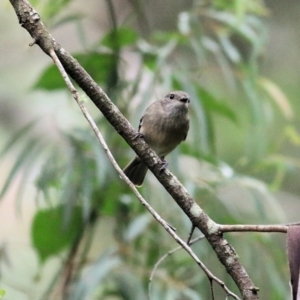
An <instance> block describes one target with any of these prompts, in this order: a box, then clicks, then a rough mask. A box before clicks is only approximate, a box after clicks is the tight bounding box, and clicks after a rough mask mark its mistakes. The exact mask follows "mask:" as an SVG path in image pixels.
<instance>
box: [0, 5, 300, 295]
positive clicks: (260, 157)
mask: <svg viewBox="0 0 300 300" xmlns="http://www.w3.org/2000/svg"><path fill="white" fill-rule="evenodd" d="M148 2H149V1H138V0H130V1H122V2H121V1H110V0H107V1H102V2H101V3H97V2H96V1H95V2H94V3H91V5H90V6H89V7H86V6H85V5H84V3H83V2H82V1H79V0H78V1H75V0H74V1H51V5H50V1H31V3H32V4H33V5H34V6H35V7H36V9H37V11H38V12H39V13H40V14H41V17H42V19H43V21H44V23H45V24H46V26H47V27H48V28H49V30H50V31H51V33H52V34H53V36H54V37H55V38H56V39H57V41H58V42H59V43H61V44H62V45H63V47H64V48H66V49H67V50H68V51H72V53H73V55H74V56H75V57H76V58H77V59H78V61H79V62H80V63H81V64H82V65H83V66H84V67H85V68H86V70H87V71H88V72H89V73H90V74H91V76H92V77H93V78H94V79H95V80H96V81H97V82H99V85H100V86H101V87H103V89H104V90H105V91H106V92H107V94H108V95H109V96H110V98H111V99H112V100H113V102H114V103H115V104H117V106H118V107H119V108H120V110H121V111H122V112H123V113H124V114H125V116H126V117H128V119H129V120H130V121H131V122H132V123H133V124H134V125H135V126H137V124H138V121H139V117H140V116H141V115H142V113H143V111H144V110H145V108H146V107H147V106H148V105H149V103H150V102H151V101H153V100H155V99H158V98H160V97H162V96H163V95H165V94H166V93H167V92H169V91H170V90H174V89H182V90H185V91H187V92H188V93H189V94H190V96H191V99H192V102H191V130H190V133H189V136H188V139H187V141H186V142H185V143H183V144H182V145H181V146H180V148H179V149H178V150H176V151H175V153H173V154H171V155H170V156H169V157H168V158H167V159H168V161H169V163H170V169H171V170H172V171H173V172H174V173H175V174H176V176H178V178H179V179H180V180H181V181H182V182H183V183H184V185H185V186H186V188H187V189H188V191H189V192H190V193H191V194H192V195H193V197H194V198H195V199H197V201H198V202H199V204H200V205H201V206H202V207H203V208H204V209H205V211H206V212H207V213H208V214H209V215H210V216H211V217H212V219H214V220H215V221H216V222H218V223H225V224H227V223H230V224H240V223H251V224H269V223H283V222H293V221H296V220H298V219H297V217H298V214H297V209H298V208H299V199H298V194H299V187H298V178H299V160H298V157H299V154H298V152H299V149H298V148H299V141H300V137H299V134H298V129H297V127H298V121H297V116H298V113H299V112H298V110H299V104H298V102H297V96H296V95H297V94H298V89H299V86H298V80H299V75H298V74H297V72H296V70H297V63H298V62H296V61H298V60H296V58H297V57H296V56H295V55H296V53H297V51H295V50H294V49H297V46H299V45H296V41H295V40H296V38H295V37H296V36H297V34H299V33H297V31H296V29H293V26H292V23H288V24H286V23H285V22H287V21H286V20H285V19H284V16H285V15H288V16H290V14H288V12H287V9H290V11H292V10H293V9H294V10H295V11H296V10H297V9H298V8H295V7H294V8H293V7H292V6H291V5H290V4H287V3H284V4H280V1H272V3H271V1H270V3H268V2H266V3H263V2H262V1H258V0H257V1H251V2H249V1H241V0H236V1H231V2H228V1H220V0H214V1H199V0H198V1H196V0H194V1H176V3H172V2H170V3H168V4H166V3H163V2H162V1H160V2H158V1H151V2H150V3H148ZM1 5H2V6H4V4H3V3H2V4H1ZM298 10H299V9H298ZM290 11H289V12H290ZM5 12H6V14H5V13H4V16H6V18H4V20H2V21H1V22H3V24H5V22H7V23H9V24H10V29H8V31H7V32H3V33H1V40H5V41H7V42H6V43H3V45H2V46H1V48H0V51H1V53H3V55H2V57H4V59H3V60H1V64H2V66H3V68H1V69H2V71H1V72H3V73H2V74H1V78H3V80H2V82H1V84H0V90H1V95H2V96H1V99H0V122H1V124H2V126H1V128H0V131H1V137H2V136H3V139H1V140H0V143H1V145H2V152H1V159H2V161H1V170H3V172H2V174H3V175H2V178H1V182H2V189H1V198H2V203H1V212H0V217H1V220H0V224H1V228H2V231H3V232H1V233H0V237H1V243H0V289H2V290H5V291H6V296H5V297H7V299H21V300H22V299H43V300H44V299H59V297H60V296H61V295H62V294H64V299H130V300H134V299H147V293H148V287H149V286H148V285H149V277H150V274H151V271H152V270H153V268H154V264H155V263H156V262H157V261H158V259H159V258H160V257H161V256H162V255H164V254H165V253H167V252H168V251H170V250H171V249H173V248H174V247H176V244H175V242H173V241H172V240H171V239H170V237H169V236H168V235H167V234H166V232H165V231H164V230H163V229H162V228H160V227H159V226H158V225H157V224H156V223H155V222H154V220H153V219H152V217H151V216H150V215H149V214H148V213H147V212H145V210H144V208H143V207H141V205H140V204H139V203H138V202H137V200H136V199H135V198H134V197H133V195H132V194H131V192H130V191H129V189H128V188H127V187H126V186H125V185H124V183H123V182H122V181H121V180H120V179H119V177H118V176H117V174H116V172H115V171H114V170H113V168H112V167H111V166H110V164H109V163H108V162H107V159H106V157H105V155H104V152H103V151H102V149H101V148H100V146H99V145H98V143H97V142H96V139H95V138H94V135H93V132H92V131H91V129H90V128H89V126H88V125H87V123H86V122H85V120H84V118H83V117H82V115H81V114H80V112H79V110H78V108H77V107H76V105H74V103H73V100H72V98H71V96H70V95H69V93H68V91H67V90H66V89H65V86H64V83H63V81H62V79H61V78H60V75H59V74H58V72H57V71H56V70H55V67H53V66H52V65H51V62H50V61H49V58H47V57H45V55H44V54H43V53H42V52H41V51H40V50H39V49H38V47H33V48H29V49H28V47H27V48H26V45H27V44H29V42H30V38H29V36H28V34H27V33H26V32H25V31H24V30H23V29H22V28H21V27H19V26H18V23H17V19H16V16H15V15H14V12H13V11H12V8H11V7H9V5H8V6H6V7H5ZM294 13H295V12H294ZM1 14H3V13H2V12H1ZM295 15H296V13H295ZM279 16H280V17H279ZM11 28H13V29H11ZM5 57H7V58H6V59H5ZM25 58H26V59H25ZM82 97H83V99H85V101H86V102H87V103H86V104H87V106H89V110H90V112H92V114H93V116H94V118H95V119H96V120H97V124H98V126H99V128H100V130H101V132H102V133H103V135H104V136H105V138H106V141H107V143H108V144H109V147H110V149H111V151H112V153H113V154H114V156H115V157H116V159H117V161H118V162H119V163H120V165H121V166H124V165H126V164H127V162H128V160H129V159H130V158H131V157H132V155H133V153H132V151H131V150H130V149H129V147H128V146H127V145H126V143H125V142H124V141H123V140H122V139H121V138H120V137H119V136H118V134H117V133H115V132H113V130H112V128H111V127H110V125H109V124H108V123H107V121H106V120H105V119H104V118H103V117H102V116H101V114H100V113H99V111H97V110H96V109H95V107H94V106H92V105H91V104H90V103H89V102H88V99H87V98H86V97H85V96H84V95H82ZM141 192H142V194H143V195H144V196H145V198H146V199H147V200H148V201H149V202H150V203H151V204H152V205H153V207H154V208H155V209H156V210H157V211H158V212H160V214H161V215H162V216H163V217H164V218H165V219H166V220H167V221H168V222H169V223H171V224H172V225H173V226H175V227H176V228H177V231H178V233H179V234H180V236H181V237H187V236H188V233H189V230H190V222H189V220H188V219H187V218H186V217H185V216H184V215H183V213H182V212H181V211H180V210H179V208H178V207H177V206H176V204H175V203H174V202H173V201H172V199H171V198H170V197H169V196H168V195H167V193H166V192H165V191H164V190H163V189H162V188H161V186H160V185H159V184H158V182H157V181H156V180H155V179H154V177H153V176H152V174H150V173H149V174H148V175H147V181H146V182H145V184H144V186H143V187H142V189H141ZM15 208H16V209H15ZM27 224H29V226H28V225H27ZM227 238H228V240H229V241H230V243H232V244H233V246H234V248H235V249H236V251H237V253H238V255H239V256H240V260H241V262H242V264H243V265H244V266H245V268H246V269H247V271H248V272H249V274H250V276H251V277H252V279H253V281H254V282H255V284H256V285H257V286H258V287H259V288H260V295H261V298H262V299H286V298H288V297H289V296H288V295H289V286H288V279H289V278H288V267H287V260H286V257H285V240H284V236H283V235H279V234H266V233H264V234H245V233H243V234H241V233H239V234H227ZM193 248H194V251H195V252H196V253H197V255H198V256H199V257H200V259H201V260H202V261H203V262H204V263H205V264H206V265H208V266H209V268H210V269H211V270H212V271H213V272H214V273H215V274H216V275H217V276H219V277H220V278H221V279H222V280H224V281H225V282H226V284H227V285H228V286H229V287H230V288H231V289H232V290H233V291H235V292H237V290H236V287H235V286H234V284H233V283H232V281H231V279H230V278H228V276H227V274H226V273H225V272H224V270H223V267H222V266H220V264H219V262H218V261H216V257H215V255H214V254H213V252H212V250H211V249H210V247H209V245H207V244H206V242H205V241H204V240H202V241H200V242H198V243H197V244H195V245H194V246H193ZM24 274H26V275H25V276H24ZM68 274H70V276H68ZM216 292H217V295H218V299H224V298H225V295H224V293H223V291H221V290H219V288H218V287H216ZM150 294H151V297H152V298H151V299H209V297H210V289H209V283H208V280H207V278H206V277H205V276H204V274H203V273H202V272H201V271H200V270H199V268H198V267H197V266H196V265H195V264H194V263H193V261H191V259H190V258H189V257H188V256H187V255H186V254H185V253H184V252H183V251H178V252H176V253H175V254H173V255H172V256H170V257H168V258H167V259H165V260H164V261H163V263H161V264H160V265H159V267H158V269H157V270H156V273H155V275H154V278H153V281H152V284H151V289H150Z"/></svg>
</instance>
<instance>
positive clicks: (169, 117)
mask: <svg viewBox="0 0 300 300" xmlns="http://www.w3.org/2000/svg"><path fill="white" fill-rule="evenodd" d="M189 103H190V96H189V95H188V94H187V93H186V92H183V91H173V92H170V93H169V94H167V95H166V96H165V97H164V98H163V99H161V100H159V101H155V102H153V103H152V104H151V105H150V106H149V107H148V108H147V109H146V111H145V113H144V115H143V116H142V118H141V119H140V123H139V127H138V134H137V136H138V137H142V138H144V140H145V142H146V143H147V144H148V145H149V146H150V148H151V149H152V150H154V151H155V153H156V154H157V155H158V156H159V158H160V159H161V160H162V163H163V165H162V170H164V169H166V168H167V165H168V163H167V162H166V161H165V156H166V155H167V154H169V153H170V152H171V151H173V150H174V149H175V148H176V147H177V145H179V144H180V143H181V142H182V141H184V140H185V139H186V137H187V134H188V131H189V122H190V121H189V115H188V111H189ZM147 171H148V167H147V166H146V165H145V163H144V162H143V161H142V160H141V159H140V158H139V157H138V156H135V157H134V158H133V160H132V161H131V162H130V163H129V164H128V165H127V166H126V167H125V168H124V169H123V172H124V173H125V175H126V176H127V177H128V178H129V179H130V181H131V182H132V183H133V184H134V185H136V186H138V187H140V186H142V184H143V182H144V179H145V176H146V173H147Z"/></svg>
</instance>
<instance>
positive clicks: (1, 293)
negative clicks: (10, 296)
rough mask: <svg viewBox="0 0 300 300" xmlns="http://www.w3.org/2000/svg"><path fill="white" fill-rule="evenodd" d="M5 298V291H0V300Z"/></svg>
mask: <svg viewBox="0 0 300 300" xmlns="http://www.w3.org/2000/svg"><path fill="white" fill-rule="evenodd" d="M4 296H5V291H4V290H0V298H2V297H4Z"/></svg>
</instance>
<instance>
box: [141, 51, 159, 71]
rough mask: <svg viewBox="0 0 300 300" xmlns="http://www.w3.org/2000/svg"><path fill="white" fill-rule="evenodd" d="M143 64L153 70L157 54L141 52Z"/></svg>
mask: <svg viewBox="0 0 300 300" xmlns="http://www.w3.org/2000/svg"><path fill="white" fill-rule="evenodd" d="M143 61H144V65H145V66H146V67H147V68H148V69H149V70H151V71H154V69H155V67H156V63H157V55H156V54H154V53H144V54H143Z"/></svg>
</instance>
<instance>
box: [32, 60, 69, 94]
mask: <svg viewBox="0 0 300 300" xmlns="http://www.w3.org/2000/svg"><path fill="white" fill-rule="evenodd" d="M65 87H66V84H65V82H64V80H63V78H62V77H61V75H60V73H59V71H58V70H57V67H56V66H55V65H51V66H49V67H48V68H46V70H45V71H44V72H43V74H42V75H41V76H40V78H39V79H38V81H37V82H36V83H35V84H34V86H33V89H36V90H37V89H41V90H47V91H53V90H59V89H63V88H65Z"/></svg>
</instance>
